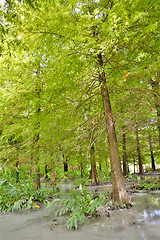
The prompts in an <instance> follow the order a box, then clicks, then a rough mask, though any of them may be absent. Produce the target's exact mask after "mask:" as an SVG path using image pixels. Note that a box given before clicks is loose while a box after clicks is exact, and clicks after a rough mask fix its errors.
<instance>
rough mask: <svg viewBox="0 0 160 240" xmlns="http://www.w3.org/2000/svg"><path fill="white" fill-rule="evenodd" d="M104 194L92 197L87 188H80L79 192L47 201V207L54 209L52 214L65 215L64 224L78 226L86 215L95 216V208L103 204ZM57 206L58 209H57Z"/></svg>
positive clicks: (71, 226) (72, 226)
mask: <svg viewBox="0 0 160 240" xmlns="http://www.w3.org/2000/svg"><path fill="white" fill-rule="evenodd" d="M105 199H106V198H105V195H104V194H102V193H101V194H99V197H98V198H95V199H94V198H93V194H92V193H90V192H89V191H88V189H87V188H80V192H79V193H78V192H71V193H65V194H63V195H61V198H55V199H54V200H53V201H52V202H49V201H47V206H46V207H47V208H48V209H50V210H52V211H54V216H62V215H67V216H68V219H67V222H66V226H67V227H68V228H69V229H71V228H75V229H77V228H78V225H81V224H83V223H85V222H86V216H97V212H96V211H97V209H98V208H99V207H101V206H104V205H105ZM57 208H58V209H57Z"/></svg>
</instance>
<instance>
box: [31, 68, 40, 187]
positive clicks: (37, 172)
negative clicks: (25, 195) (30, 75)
mask: <svg viewBox="0 0 160 240" xmlns="http://www.w3.org/2000/svg"><path fill="white" fill-rule="evenodd" d="M40 93H41V86H40V70H39V71H38V70H37V79H36V88H35V97H36V106H35V108H36V114H35V117H36V123H35V135H34V139H33V152H34V153H33V156H34V157H33V159H34V162H35V184H36V189H39V188H40V186H41V184H40V166H39V138H40V134H39V131H40V112H41V104H40Z"/></svg>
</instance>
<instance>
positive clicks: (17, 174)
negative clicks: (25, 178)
mask: <svg viewBox="0 0 160 240" xmlns="http://www.w3.org/2000/svg"><path fill="white" fill-rule="evenodd" d="M18 182H19V160H17V161H16V183H18Z"/></svg>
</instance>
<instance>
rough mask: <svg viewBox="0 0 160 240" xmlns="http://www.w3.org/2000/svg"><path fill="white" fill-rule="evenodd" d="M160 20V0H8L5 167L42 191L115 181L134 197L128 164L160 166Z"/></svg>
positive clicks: (0, 61)
mask: <svg viewBox="0 0 160 240" xmlns="http://www.w3.org/2000/svg"><path fill="white" fill-rule="evenodd" d="M159 16H160V3H159V1H158V0H154V1H150V0H132V1H131V0H127V1H124V0H123V1H122V0H118V1H117V0H108V1H106V0H105V1H104V0H83V1H76V0H70V1H64V0H55V1H51V0H45V1H41V0H36V1H32V0H23V1H21V0H6V1H4V2H1V9H0V67H1V71H0V95H1V98H0V142H1V144H0V167H1V170H2V171H6V169H9V170H10V171H11V172H12V174H13V175H15V176H16V178H17V181H18V179H19V172H20V171H24V173H26V174H29V175H31V176H32V177H33V178H34V179H35V183H36V188H40V183H41V179H42V178H43V177H46V176H47V177H49V178H50V179H51V182H52V184H54V183H55V182H56V181H57V180H59V179H61V178H63V177H64V176H66V174H68V175H67V176H68V177H70V178H78V177H82V176H85V177H87V179H89V178H90V179H91V181H92V183H93V184H98V183H99V182H100V181H101V179H102V180H104V181H106V180H107V179H108V178H109V177H110V176H111V178H112V185H113V192H114V194H113V198H114V200H117V199H118V200H120V201H121V202H125V203H126V202H127V201H129V199H128V197H127V195H126V192H125V193H123V194H122V193H119V192H120V191H121V190H120V189H122V188H123V187H124V183H123V180H122V181H120V180H119V179H123V177H122V171H121V167H122V170H123V175H127V174H129V171H131V172H135V171H136V172H137V171H138V172H140V173H143V171H144V170H146V171H147V170H149V169H152V170H155V169H156V166H158V165H159V163H160V54H159V52H160V51H159V50H160V20H159ZM106 133H107V135H106ZM118 182H119V183H118ZM119 184H120V185H119Z"/></svg>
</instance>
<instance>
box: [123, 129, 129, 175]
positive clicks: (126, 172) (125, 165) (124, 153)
mask: <svg viewBox="0 0 160 240" xmlns="http://www.w3.org/2000/svg"><path fill="white" fill-rule="evenodd" d="M122 137H123V176H126V175H127V174H128V169H127V153H126V149H127V147H126V135H125V133H123V136H122Z"/></svg>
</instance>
